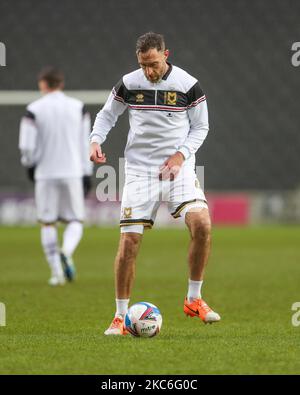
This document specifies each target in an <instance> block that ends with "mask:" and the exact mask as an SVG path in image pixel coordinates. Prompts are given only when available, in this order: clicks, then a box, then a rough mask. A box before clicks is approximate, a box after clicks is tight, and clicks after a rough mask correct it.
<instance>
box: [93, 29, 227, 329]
mask: <svg viewBox="0 0 300 395" xmlns="http://www.w3.org/2000/svg"><path fill="white" fill-rule="evenodd" d="M136 54H137V58H138V63H139V65H140V69H138V70H136V71H134V72H132V73H129V74H126V75H125V76H124V77H123V78H122V79H121V80H120V81H119V82H118V84H117V85H116V86H115V87H114V88H113V90H112V93H111V94H110V96H109V98H108V100H107V102H106V104H105V106H104V107H103V109H102V110H101V111H100V112H99V113H98V115H97V118H96V121H95V124H94V128H93V131H92V134H91V160H92V161H94V162H95V163H105V161H106V157H105V154H104V153H102V150H101V144H102V143H103V142H104V141H105V139H106V136H107V134H108V132H109V131H110V130H111V128H112V127H113V126H114V124H115V122H116V121H117V119H118V117H119V116H120V115H121V114H122V113H123V112H124V111H125V110H126V109H128V110H129V121H130V131H129V135H128V140H127V145H126V148H125V158H126V168H125V170H126V172H125V173H126V181H125V187H124V193H123V198H122V207H121V221H120V226H121V237H120V244H119V249H118V253H117V257H116V260H115V283H116V314H115V318H114V319H113V321H112V323H111V325H110V327H109V328H108V329H107V330H106V331H105V334H106V335H123V334H126V330H125V329H124V316H125V314H126V312H127V309H128V303H129V297H130V293H131V289H132V284H133V279H134V273H135V262H136V257H137V254H138V250H139V247H140V244H141V240H142V235H143V231H144V228H146V227H148V228H151V227H152V225H153V223H154V220H155V217H156V213H157V210H158V208H159V205H160V195H161V194H167V193H168V192H169V195H168V197H167V202H168V207H169V210H170V213H171V214H172V215H173V217H174V218H177V217H180V216H181V217H183V218H184V219H185V223H186V225H187V227H188V229H189V231H190V235H191V242H190V248H189V258H188V260H189V284H188V292H187V296H186V298H185V301H184V312H185V314H187V315H189V316H192V317H195V316H197V317H199V318H200V319H201V320H202V321H204V322H205V323H212V322H216V321H219V320H220V316H219V315H218V314H217V313H215V312H214V311H213V310H212V309H211V308H210V307H209V306H208V305H207V304H206V303H205V302H204V300H203V299H202V297H201V286H202V283H203V278H204V269H205V265H206V263H207V260H208V255H209V250H210V231H211V230H210V228H211V225H210V216H209V212H208V206H207V202H206V199H205V196H204V193H203V191H202V189H201V188H200V184H199V181H198V179H197V177H196V174H195V169H194V168H195V153H196V151H197V150H198V149H199V147H200V146H201V145H202V143H203V141H204V140H205V138H206V136H207V133H208V113H207V105H206V98H205V95H204V93H203V92H202V89H201V87H200V84H199V82H198V81H197V79H196V78H194V77H192V76H191V75H189V74H188V73H187V72H185V71H184V70H182V69H180V68H179V67H176V66H173V65H172V64H170V63H168V62H167V58H168V55H169V51H168V50H167V49H166V47H165V43H164V39H163V36H162V35H160V34H156V33H152V32H150V33H146V34H145V35H143V36H141V37H140V38H139V39H138V40H137V47H136ZM150 169H151V174H150V173H149V170H150ZM152 170H153V171H152ZM170 181H171V182H170ZM149 185H150V189H151V190H150V191H149ZM138 190H141V191H142V194H143V193H144V195H145V196H146V195H147V194H148V196H149V192H150V194H151V195H150V196H151V198H146V199H144V200H142V199H140V200H135V201H133V199H132V198H133V197H134V196H135V195H136V191H138ZM153 197H154V199H153Z"/></svg>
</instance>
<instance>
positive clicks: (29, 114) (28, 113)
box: [25, 110, 35, 121]
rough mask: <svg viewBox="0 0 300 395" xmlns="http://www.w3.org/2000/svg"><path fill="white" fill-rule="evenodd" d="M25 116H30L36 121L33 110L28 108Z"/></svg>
mask: <svg viewBox="0 0 300 395" xmlns="http://www.w3.org/2000/svg"><path fill="white" fill-rule="evenodd" d="M25 118H29V119H32V120H33V121H34V120H35V115H34V113H33V112H31V111H29V110H26V113H25Z"/></svg>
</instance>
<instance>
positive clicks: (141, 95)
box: [135, 93, 144, 103]
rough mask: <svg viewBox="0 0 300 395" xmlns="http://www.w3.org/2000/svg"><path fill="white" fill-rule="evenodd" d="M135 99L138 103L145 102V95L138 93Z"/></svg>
mask: <svg viewBox="0 0 300 395" xmlns="http://www.w3.org/2000/svg"><path fill="white" fill-rule="evenodd" d="M135 101H136V102H137V103H144V95H143V94H142V93H137V94H136V96H135Z"/></svg>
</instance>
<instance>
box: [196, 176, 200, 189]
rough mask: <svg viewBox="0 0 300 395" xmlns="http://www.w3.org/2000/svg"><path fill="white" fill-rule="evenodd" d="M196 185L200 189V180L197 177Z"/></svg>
mask: <svg viewBox="0 0 300 395" xmlns="http://www.w3.org/2000/svg"><path fill="white" fill-rule="evenodd" d="M195 187H196V188H199V189H200V182H199V180H198V178H196V180H195Z"/></svg>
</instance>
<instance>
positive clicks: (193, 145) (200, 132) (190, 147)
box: [178, 125, 208, 159]
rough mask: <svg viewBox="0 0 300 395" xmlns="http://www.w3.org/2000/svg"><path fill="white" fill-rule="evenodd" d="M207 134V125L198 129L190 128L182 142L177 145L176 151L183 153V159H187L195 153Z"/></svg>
mask: <svg viewBox="0 0 300 395" xmlns="http://www.w3.org/2000/svg"><path fill="white" fill-rule="evenodd" d="M207 134H208V125H207V126H203V127H201V128H200V129H192V130H190V133H189V135H188V136H187V138H186V140H185V141H184V143H183V144H182V145H181V147H179V149H178V151H179V152H181V153H182V154H183V156H184V157H185V159H188V158H189V157H190V156H191V155H193V154H195V153H196V152H197V151H198V149H199V148H200V147H201V145H202V144H203V142H204V140H205V139H206V137H207Z"/></svg>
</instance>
